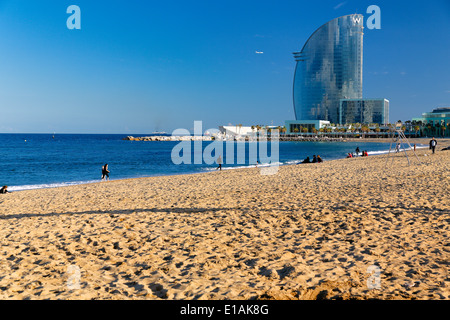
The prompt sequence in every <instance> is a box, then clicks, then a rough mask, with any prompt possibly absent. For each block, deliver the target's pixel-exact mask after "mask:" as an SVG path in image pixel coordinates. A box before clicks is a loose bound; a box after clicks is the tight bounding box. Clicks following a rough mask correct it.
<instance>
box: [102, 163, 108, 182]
mask: <svg viewBox="0 0 450 320" xmlns="http://www.w3.org/2000/svg"><path fill="white" fill-rule="evenodd" d="M105 177H106V180H109V170H108V164H105V165H104V166H103V167H102V180H104V179H105Z"/></svg>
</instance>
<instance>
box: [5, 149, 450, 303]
mask: <svg viewBox="0 0 450 320" xmlns="http://www.w3.org/2000/svg"><path fill="white" fill-rule="evenodd" d="M440 147H443V145H440ZM439 149H440V148H438V151H437V152H436V154H434V155H430V150H428V149H420V150H418V154H419V159H420V161H421V162H422V164H421V165H419V164H418V162H417V160H416V159H415V157H414V156H413V155H412V154H411V153H410V154H409V155H410V161H411V165H410V166H408V162H407V159H406V157H405V155H404V154H403V153H401V154H394V155H392V156H391V157H390V158H389V161H388V162H386V156H373V157H372V156H370V157H364V158H353V159H343V160H335V161H325V162H324V163H321V164H304V165H293V166H283V167H280V168H279V170H278V172H277V173H276V174H274V175H268V174H267V172H265V173H266V174H261V173H262V171H261V169H260V168H250V169H236V170H223V171H221V172H219V171H214V172H211V173H205V174H191V175H180V176H169V177H150V178H140V179H129V180H120V181H109V182H99V183H93V184H85V185H77V186H70V187H61V188H53V189H40V190H28V191H20V192H13V193H10V194H6V195H3V194H2V195H0V239H1V248H0V299H36V300H41V299H104V300H106V299H169V300H170V299H187V300H190V299H283V300H291V299H303V300H309V299H369V298H376V299H433V300H435V299H449V298H450V289H449V284H450V278H449V258H450V253H449V251H450V242H449V234H450V228H449V221H450V220H449V217H450V216H449V213H450V201H449V198H448V197H449V193H450V184H449V178H450V170H449V169H450V151H440V150H439ZM425 154H427V156H425ZM325 160H326V159H325ZM386 163H387V165H386ZM111 170H112V174H113V168H111ZM371 272H372V273H371ZM374 272H375V273H374ZM376 272H378V273H376Z"/></svg>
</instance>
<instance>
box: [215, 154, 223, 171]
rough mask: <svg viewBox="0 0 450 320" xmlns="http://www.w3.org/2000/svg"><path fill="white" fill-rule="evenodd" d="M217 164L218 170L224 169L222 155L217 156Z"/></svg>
mask: <svg viewBox="0 0 450 320" xmlns="http://www.w3.org/2000/svg"><path fill="white" fill-rule="evenodd" d="M217 164H218V166H217V168H216V170H220V171H222V157H221V156H219V157H218V158H217Z"/></svg>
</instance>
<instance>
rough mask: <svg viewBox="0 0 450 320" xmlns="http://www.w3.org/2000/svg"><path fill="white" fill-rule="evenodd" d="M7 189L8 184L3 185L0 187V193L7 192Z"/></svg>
mask: <svg viewBox="0 0 450 320" xmlns="http://www.w3.org/2000/svg"><path fill="white" fill-rule="evenodd" d="M8 192H9V191H8V186H3V187H2V188H1V189H0V193H8Z"/></svg>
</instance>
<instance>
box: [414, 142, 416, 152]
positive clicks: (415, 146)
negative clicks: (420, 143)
mask: <svg viewBox="0 0 450 320" xmlns="http://www.w3.org/2000/svg"><path fill="white" fill-rule="evenodd" d="M414 151H416V144H415V143H414Z"/></svg>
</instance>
